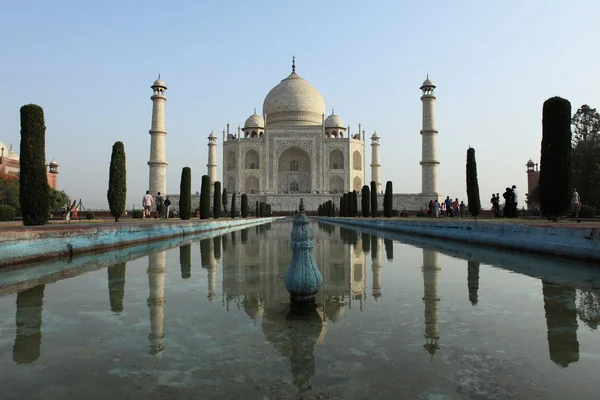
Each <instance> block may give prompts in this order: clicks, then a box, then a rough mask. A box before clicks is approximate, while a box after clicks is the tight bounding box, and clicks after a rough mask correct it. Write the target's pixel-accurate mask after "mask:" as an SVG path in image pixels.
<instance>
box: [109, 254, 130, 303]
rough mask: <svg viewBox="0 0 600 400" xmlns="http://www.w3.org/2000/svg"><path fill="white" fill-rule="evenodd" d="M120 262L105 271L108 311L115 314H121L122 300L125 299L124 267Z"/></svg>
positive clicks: (124, 264)
mask: <svg viewBox="0 0 600 400" xmlns="http://www.w3.org/2000/svg"><path fill="white" fill-rule="evenodd" d="M126 265H127V263H124V262H121V263H117V264H115V265H111V266H110V267H108V268H107V269H106V271H107V272H108V298H109V302H110V310H111V311H112V312H115V313H120V312H123V299H124V298H125V266H126Z"/></svg>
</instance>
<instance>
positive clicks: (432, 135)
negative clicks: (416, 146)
mask: <svg viewBox="0 0 600 400" xmlns="http://www.w3.org/2000/svg"><path fill="white" fill-rule="evenodd" d="M420 89H421V90H422V91H423V96H421V101H422V102H423V129H421V137H422V144H421V149H422V155H421V167H422V170H421V193H423V194H437V193H438V192H439V190H438V187H439V186H438V165H440V162H439V161H438V159H437V134H438V131H437V129H436V128H435V111H434V107H433V103H434V102H435V95H434V93H433V89H435V85H434V84H433V83H432V82H431V81H430V80H429V75H427V79H425V82H423V85H422V86H421V87H420Z"/></svg>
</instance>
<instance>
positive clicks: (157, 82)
mask: <svg viewBox="0 0 600 400" xmlns="http://www.w3.org/2000/svg"><path fill="white" fill-rule="evenodd" d="M151 87H152V88H155V87H162V88H165V89H166V88H167V86H166V85H165V83H164V82H163V81H162V80H161V79H160V75H159V76H158V79H157V80H155V81H154V83H153V84H152V86H151Z"/></svg>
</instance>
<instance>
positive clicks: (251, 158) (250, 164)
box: [244, 149, 260, 169]
mask: <svg viewBox="0 0 600 400" xmlns="http://www.w3.org/2000/svg"><path fill="white" fill-rule="evenodd" d="M244 168H245V169H259V168H260V156H259V155H258V151H256V150H253V149H251V150H248V151H247V152H246V155H245V156H244Z"/></svg>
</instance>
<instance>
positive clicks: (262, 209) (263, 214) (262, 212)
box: [260, 202, 267, 218]
mask: <svg viewBox="0 0 600 400" xmlns="http://www.w3.org/2000/svg"><path fill="white" fill-rule="evenodd" d="M266 216H267V205H266V204H265V203H264V202H261V203H260V217H261V218H264V217H266Z"/></svg>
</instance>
